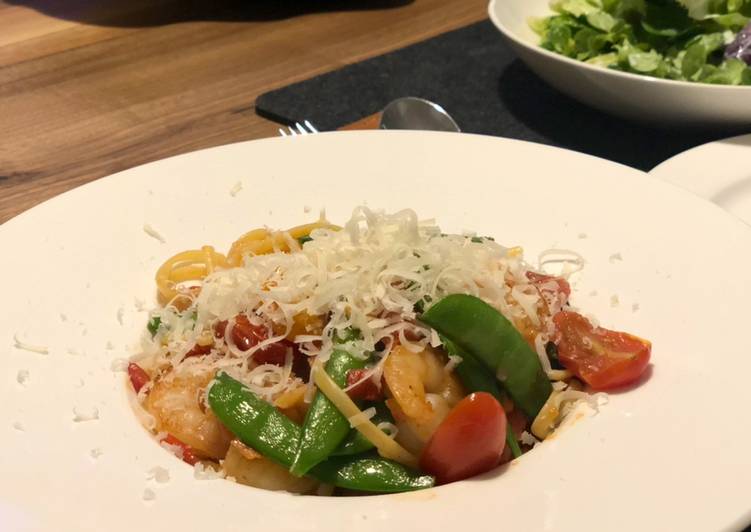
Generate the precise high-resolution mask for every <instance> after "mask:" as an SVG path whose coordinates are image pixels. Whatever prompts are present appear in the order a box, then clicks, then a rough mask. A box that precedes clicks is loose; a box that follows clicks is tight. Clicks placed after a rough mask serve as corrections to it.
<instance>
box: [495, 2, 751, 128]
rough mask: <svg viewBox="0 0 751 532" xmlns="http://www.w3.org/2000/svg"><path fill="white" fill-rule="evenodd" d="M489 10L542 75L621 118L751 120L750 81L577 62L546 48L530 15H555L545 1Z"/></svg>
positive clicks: (697, 122)
mask: <svg viewBox="0 0 751 532" xmlns="http://www.w3.org/2000/svg"><path fill="white" fill-rule="evenodd" d="M488 13H489V15H490V19H491V20H492V22H493V24H494V25H495V26H496V28H498V30H499V31H500V32H501V34H502V35H503V37H504V38H505V39H506V41H507V42H508V44H509V45H510V46H511V47H512V49H513V50H514V51H515V52H516V54H517V55H518V56H519V57H520V58H521V59H522V61H524V63H526V64H527V66H528V67H529V68H530V69H532V70H533V71H534V72H535V73H536V74H537V75H538V76H540V77H541V78H542V79H544V80H545V81H546V82H547V83H549V84H550V85H552V86H553V87H555V88H556V89H558V90H560V91H561V92H563V93H565V94H567V95H569V96H571V97H572V98H575V99H576V100H579V101H580V102H582V103H584V104H586V105H589V106H592V107H594V108H597V109H599V110H601V111H605V112H607V113H611V114H613V115H616V116H618V117H621V118H624V119H627V120H632V121H637V122H642V123H647V124H650V125H655V126H662V127H665V128H669V127H675V126H690V127H718V128H727V127H743V126H748V125H751V106H749V105H748V101H749V98H751V86H731V85H712V84H706V83H694V82H686V81H674V80H666V79H658V78H653V77H649V76H646V75H637V74H631V73H627V72H620V71H617V70H612V69H607V68H603V67H600V66H595V65H591V64H587V63H584V62H581V61H576V60H574V59H570V58H568V57H565V56H562V55H559V54H556V53H554V52H551V51H549V50H546V49H544V48H542V47H541V46H540V45H539V42H540V38H539V36H538V35H537V34H536V33H535V32H534V31H533V30H532V28H531V27H530V25H529V21H530V19H533V18H540V17H545V16H548V15H551V14H553V13H552V11H551V9H550V7H549V5H548V1H547V0H491V1H490V5H489V7H488Z"/></svg>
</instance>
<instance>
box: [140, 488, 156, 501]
mask: <svg viewBox="0 0 751 532" xmlns="http://www.w3.org/2000/svg"><path fill="white" fill-rule="evenodd" d="M154 499H156V493H154V490H152V489H149V488H146V489H145V490H143V500H144V501H153V500H154Z"/></svg>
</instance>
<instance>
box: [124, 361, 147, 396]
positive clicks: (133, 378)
mask: <svg viewBox="0 0 751 532" xmlns="http://www.w3.org/2000/svg"><path fill="white" fill-rule="evenodd" d="M128 377H130V383H131V384H132V385H133V389H134V390H135V391H136V393H138V392H140V391H141V388H143V387H144V386H146V384H148V382H149V381H151V377H149V374H148V373H146V371H144V369H143V368H142V367H141V366H139V365H138V364H136V363H135V362H130V363H129V364H128Z"/></svg>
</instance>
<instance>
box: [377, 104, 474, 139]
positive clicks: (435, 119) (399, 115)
mask: <svg viewBox="0 0 751 532" xmlns="http://www.w3.org/2000/svg"><path fill="white" fill-rule="evenodd" d="M379 128H380V129H425V130H429V131H461V129H459V126H458V125H456V122H454V119H453V118H451V115H449V114H448V113H447V112H446V110H445V109H444V108H443V107H441V106H440V105H438V104H437V103H433V102H431V101H428V100H424V99H422V98H415V97H414V96H407V97H404V98H398V99H396V100H394V101H392V102H391V103H389V104H388V105H387V106H386V107H385V108H384V109H383V113H381V122H380V124H379Z"/></svg>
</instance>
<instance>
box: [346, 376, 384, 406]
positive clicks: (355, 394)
mask: <svg viewBox="0 0 751 532" xmlns="http://www.w3.org/2000/svg"><path fill="white" fill-rule="evenodd" d="M367 372H368V370H366V369H351V370H349V372H348V373H347V386H348V387H349V386H352V385H353V384H355V383H357V382H360V384H358V385H357V386H355V387H353V388H350V389H349V390H347V395H349V396H350V398H352V399H355V400H363V401H379V400H381V399H383V389H382V387H380V386H378V383H376V382H375V381H374V380H373V378H372V377H371V378H369V379H365V380H364V381H363V380H362V378H363V377H364V376H365V374H366V373H367Z"/></svg>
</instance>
